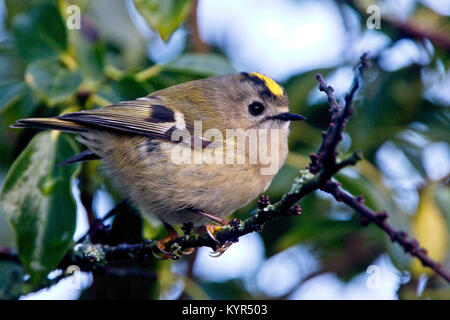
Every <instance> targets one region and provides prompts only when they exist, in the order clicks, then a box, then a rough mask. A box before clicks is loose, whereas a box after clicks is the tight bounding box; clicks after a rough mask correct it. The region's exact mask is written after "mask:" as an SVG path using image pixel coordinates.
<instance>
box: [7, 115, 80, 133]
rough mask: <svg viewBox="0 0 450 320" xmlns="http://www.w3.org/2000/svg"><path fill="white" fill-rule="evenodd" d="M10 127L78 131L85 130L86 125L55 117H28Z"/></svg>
mask: <svg viewBox="0 0 450 320" xmlns="http://www.w3.org/2000/svg"><path fill="white" fill-rule="evenodd" d="M11 128H36V129H51V130H59V131H64V132H71V133H79V132H86V131H87V127H85V126H83V125H82V124H79V123H76V122H73V121H68V120H61V119H57V118H28V119H20V120H17V122H16V123H15V124H13V125H11Z"/></svg>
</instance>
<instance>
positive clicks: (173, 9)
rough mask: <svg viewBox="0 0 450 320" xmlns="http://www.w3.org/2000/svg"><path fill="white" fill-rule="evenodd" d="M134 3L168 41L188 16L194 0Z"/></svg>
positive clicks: (149, 22)
mask: <svg viewBox="0 0 450 320" xmlns="http://www.w3.org/2000/svg"><path fill="white" fill-rule="evenodd" d="M134 4H135V6H136V9H137V10H138V11H139V13H140V14H141V15H142V16H143V17H144V19H145V20H146V21H147V23H148V24H149V25H150V27H151V28H152V29H154V30H156V31H157V32H158V33H159V35H160V36H161V38H162V39H163V40H164V41H167V40H168V39H169V37H170V35H171V34H172V33H173V32H174V31H175V30H176V29H177V28H178V27H179V25H180V24H181V23H182V22H183V21H184V20H185V19H186V18H187V17H188V15H189V12H190V10H191V6H192V0H134ZM194 10H195V9H194Z"/></svg>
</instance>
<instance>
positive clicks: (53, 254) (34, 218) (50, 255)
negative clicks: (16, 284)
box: [0, 132, 79, 286]
mask: <svg viewBox="0 0 450 320" xmlns="http://www.w3.org/2000/svg"><path fill="white" fill-rule="evenodd" d="M77 152H78V150H77V147H76V144H75V142H74V141H73V139H72V138H69V137H68V136H65V135H61V134H59V133H57V132H42V133H40V134H38V135H37V136H35V137H34V138H33V139H32V140H31V142H30V143H29V145H28V146H27V147H26V148H25V150H24V151H23V152H22V153H21V154H20V156H19V157H18V158H17V159H16V161H15V162H14V163H13V165H12V166H11V168H10V170H9V172H8V175H7V177H6V179H5V181H4V184H3V188H2V191H1V194H0V201H1V202H0V204H1V205H2V208H3V212H4V213H5V217H6V219H7V220H8V222H9V223H10V224H11V226H12V229H13V232H14V235H15V239H16V245H17V249H18V253H19V257H20V260H21V261H22V263H23V265H24V267H25V270H26V271H27V273H28V274H30V276H31V283H32V284H33V285H34V286H36V285H38V284H39V283H40V282H41V281H42V280H43V279H44V278H45V276H46V275H47V273H48V272H49V271H51V270H53V269H54V268H55V267H56V266H57V265H58V263H59V261H60V260H61V259H62V258H63V256H64V255H65V253H66V251H67V249H68V247H69V244H70V243H71V241H72V237H73V233H74V231H75V222H76V207H75V203H74V200H73V197H72V192H71V182H72V179H73V178H74V176H75V175H76V173H77V172H78V168H79V165H75V166H74V165H71V166H65V167H58V166H56V164H58V163H60V162H62V161H63V160H65V159H67V158H70V157H72V156H73V155H75V154H76V153H77Z"/></svg>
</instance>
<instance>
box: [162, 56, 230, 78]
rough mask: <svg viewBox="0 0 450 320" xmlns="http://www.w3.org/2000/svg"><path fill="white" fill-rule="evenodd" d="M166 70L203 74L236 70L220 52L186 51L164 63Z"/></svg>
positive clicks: (210, 74) (209, 74) (208, 74)
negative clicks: (195, 52) (197, 52)
mask: <svg viewBox="0 0 450 320" xmlns="http://www.w3.org/2000/svg"><path fill="white" fill-rule="evenodd" d="M163 68H164V70H167V71H176V72H184V73H192V74H197V75H203V76H213V75H221V74H225V73H232V72H235V70H234V69H233V67H232V66H231V65H230V64H229V62H228V60H227V59H226V58H225V57H223V56H221V55H218V54H211V53H199V54H194V53H186V54H183V55H181V56H180V57H179V58H177V59H175V60H174V61H172V62H169V63H167V64H165V65H164V67H163Z"/></svg>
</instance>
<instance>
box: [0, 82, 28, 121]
mask: <svg viewBox="0 0 450 320" xmlns="http://www.w3.org/2000/svg"><path fill="white" fill-rule="evenodd" d="M25 89H26V85H25V83H24V82H22V81H6V82H2V83H0V114H2V113H3V111H4V110H6V109H7V108H8V107H9V106H11V105H12V104H14V102H16V101H17V100H18V99H20V98H21V97H22V95H23V94H24V92H25Z"/></svg>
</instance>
